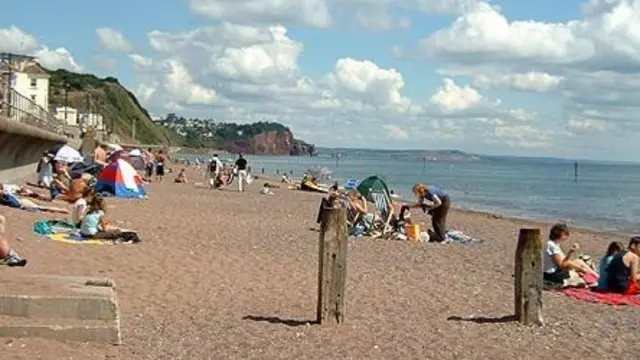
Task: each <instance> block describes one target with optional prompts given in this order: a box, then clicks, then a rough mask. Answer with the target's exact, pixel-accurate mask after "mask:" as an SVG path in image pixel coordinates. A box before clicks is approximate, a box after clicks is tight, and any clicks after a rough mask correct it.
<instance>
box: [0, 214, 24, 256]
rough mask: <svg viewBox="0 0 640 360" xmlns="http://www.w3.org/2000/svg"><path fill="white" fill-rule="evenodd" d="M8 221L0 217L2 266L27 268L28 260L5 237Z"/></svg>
mask: <svg viewBox="0 0 640 360" xmlns="http://www.w3.org/2000/svg"><path fill="white" fill-rule="evenodd" d="M5 229H6V220H5V218H4V216H2V215H0V265H6V266H25V265H27V259H23V258H21V257H20V255H18V254H17V253H16V252H15V250H13V249H12V248H11V246H10V245H9V240H8V239H7V238H6V237H5Z"/></svg>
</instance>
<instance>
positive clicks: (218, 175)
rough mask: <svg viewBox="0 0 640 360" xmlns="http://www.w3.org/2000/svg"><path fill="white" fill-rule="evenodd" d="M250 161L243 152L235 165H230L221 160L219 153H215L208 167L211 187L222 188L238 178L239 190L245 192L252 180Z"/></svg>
mask: <svg viewBox="0 0 640 360" xmlns="http://www.w3.org/2000/svg"><path fill="white" fill-rule="evenodd" d="M248 165H249V163H248V162H247V159H245V157H244V156H243V155H242V154H238V158H237V159H236V161H235V163H234V165H233V167H231V168H230V167H228V166H226V165H225V164H223V163H222V161H220V158H219V157H218V154H213V157H212V158H211V159H210V160H209V164H208V167H207V176H208V178H209V188H211V189H222V188H224V187H227V186H228V185H230V184H231V183H232V182H233V180H234V179H236V178H237V179H238V191H240V192H244V190H245V185H246V184H248V183H250V182H251V181H252V179H251V175H250V174H249V166H248Z"/></svg>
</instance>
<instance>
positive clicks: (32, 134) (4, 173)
mask: <svg viewBox="0 0 640 360" xmlns="http://www.w3.org/2000/svg"><path fill="white" fill-rule="evenodd" d="M60 142H62V143H67V142H68V139H67V138H66V137H64V136H62V135H57V134H54V133H51V132H49V131H46V130H42V129H39V128H37V127H35V126H31V125H27V124H23V123H19V122H16V121H13V120H9V119H7V118H6V117H4V116H0V182H3V181H10V180H17V179H23V178H25V177H27V176H29V175H33V177H34V180H35V164H37V162H38V160H39V159H40V158H41V157H42V153H43V152H44V151H46V150H47V149H50V148H52V147H53V146H54V145H56V144H57V143H60Z"/></svg>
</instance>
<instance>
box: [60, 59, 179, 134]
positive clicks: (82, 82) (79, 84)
mask: <svg viewBox="0 0 640 360" xmlns="http://www.w3.org/2000/svg"><path fill="white" fill-rule="evenodd" d="M49 75H50V76H51V78H50V80H49V81H50V83H49V91H50V94H49V99H50V103H51V104H53V105H58V106H62V105H64V104H65V87H68V102H67V103H68V105H69V106H71V107H73V108H76V109H78V111H81V112H86V111H87V110H88V108H91V111H92V112H97V113H99V114H101V115H102V116H103V119H104V123H105V125H106V126H107V127H109V128H112V129H113V133H114V134H116V135H118V136H119V137H120V138H121V139H122V140H123V141H131V140H132V129H133V123H134V122H135V124H136V125H135V126H136V141H138V142H140V143H143V144H170V145H173V144H181V139H180V137H179V135H177V134H175V133H173V132H172V131H171V130H169V129H167V128H165V127H163V126H159V125H157V124H155V123H154V122H153V121H152V120H151V116H150V115H149V113H148V112H147V110H146V109H144V108H143V107H142V106H141V105H140V103H139V102H138V99H137V98H136V97H135V95H133V93H131V92H130V91H128V90H127V89H126V88H124V86H122V85H121V84H120V83H119V82H118V79H116V78H114V77H107V78H104V79H100V78H98V77H96V76H95V75H92V74H78V73H74V72H70V71H67V70H62V69H60V70H55V71H50V72H49ZM89 97H90V99H91V100H88V99H89ZM88 104H90V105H88Z"/></svg>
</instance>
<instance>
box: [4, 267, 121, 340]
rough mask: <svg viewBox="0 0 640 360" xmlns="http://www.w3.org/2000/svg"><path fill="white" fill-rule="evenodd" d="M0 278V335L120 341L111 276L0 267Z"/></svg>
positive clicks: (116, 306) (116, 305) (118, 321)
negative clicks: (5, 270)
mask: <svg viewBox="0 0 640 360" xmlns="http://www.w3.org/2000/svg"><path fill="white" fill-rule="evenodd" d="M0 283H1V284H2V287H0V336H6V337H42V338H50V339H60V340H77V341H100V342H107V343H112V344H119V343H120V341H121V339H120V320H119V316H118V303H117V300H116V293H115V284H114V283H113V281H112V280H110V279H106V278H93V277H77V276H56V275H16V274H15V273H14V272H11V273H3V272H0Z"/></svg>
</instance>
